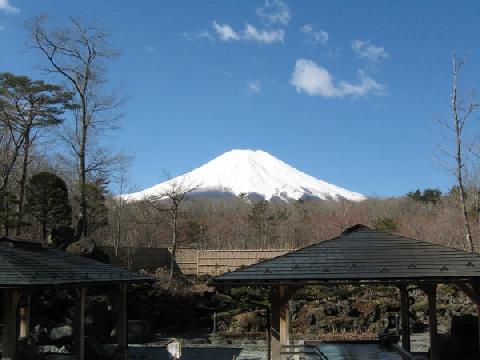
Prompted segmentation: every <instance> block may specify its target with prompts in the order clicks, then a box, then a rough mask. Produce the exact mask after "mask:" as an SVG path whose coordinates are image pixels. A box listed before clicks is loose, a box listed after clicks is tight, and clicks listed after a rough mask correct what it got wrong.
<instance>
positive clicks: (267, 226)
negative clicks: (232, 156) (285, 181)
mask: <svg viewBox="0 0 480 360" xmlns="http://www.w3.org/2000/svg"><path fill="white" fill-rule="evenodd" d="M468 194H469V196H468V202H467V203H468V206H469V207H470V209H471V211H472V217H471V219H470V221H471V222H472V224H475V228H476V229H479V223H478V219H476V217H475V216H473V215H474V214H475V213H476V205H475V192H474V191H473V190H472V191H471V192H469V193H468ZM470 195H471V196H470ZM165 201H166V200H165ZM108 208H109V225H108V226H107V227H106V228H105V229H104V233H103V234H104V235H103V236H102V239H103V240H104V241H105V244H106V245H110V246H114V247H115V246H120V247H127V248H130V250H131V251H132V252H134V251H135V248H136V247H139V246H144V247H161V246H170V245H171V239H172V224H171V220H172V218H171V215H170V214H169V213H167V212H164V211H158V210H157V209H155V208H154V207H152V206H151V205H150V201H149V200H145V201H138V202H132V203H129V202H125V201H124V200H119V199H116V200H114V199H111V200H110V201H109V206H108ZM180 208H181V211H180V215H179V217H178V219H177V227H178V230H177V231H178V232H177V235H176V236H177V242H178V245H179V246H184V247H195V248H203V249H245V248H267V249H268V248H287V249H292V248H299V247H302V246H307V245H309V244H312V243H314V242H317V241H320V240H325V239H329V238H332V237H334V236H338V235H339V234H340V233H341V232H342V230H344V229H345V228H347V227H349V226H352V225H354V224H357V223H362V224H365V225H367V226H371V227H373V228H376V229H378V230H382V231H386V232H390V233H396V234H401V235H404V236H409V237H413V238H416V239H420V240H426V241H431V242H434V243H438V244H442V245H447V246H451V247H456V248H460V249H463V248H464V246H465V244H464V241H463V239H464V233H463V229H462V216H461V212H460V204H459V201H458V195H457V189H456V188H453V189H452V190H451V191H450V192H449V193H447V194H444V195H442V194H441V192H440V191H439V190H437V189H426V190H424V191H420V190H418V191H414V192H411V193H408V194H406V195H405V196H401V197H395V198H388V199H378V198H370V199H368V200H366V201H362V202H350V201H345V200H341V201H320V200H305V201H295V202H290V203H283V202H267V201H256V202H252V201H249V200H248V199H247V198H244V197H239V198H229V199H224V198H223V199H222V198H219V199H206V198H195V197H190V198H187V199H186V200H184V201H183V202H182V203H181V206H180ZM474 235H475V236H474V243H475V244H476V247H475V248H476V249H478V247H479V246H478V244H479V243H480V232H479V231H476V233H475V234H474Z"/></svg>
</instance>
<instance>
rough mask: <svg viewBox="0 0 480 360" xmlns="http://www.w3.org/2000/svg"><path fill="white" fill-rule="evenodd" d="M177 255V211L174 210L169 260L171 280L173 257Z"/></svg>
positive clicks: (173, 265) (173, 270)
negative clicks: (170, 256)
mask: <svg viewBox="0 0 480 360" xmlns="http://www.w3.org/2000/svg"><path fill="white" fill-rule="evenodd" d="M176 256H177V212H176V211H174V214H173V219H172V258H171V262H170V280H172V279H173V278H174V277H175V275H176V271H175V266H176V264H175V258H176Z"/></svg>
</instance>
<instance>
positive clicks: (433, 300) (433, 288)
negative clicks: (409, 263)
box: [422, 284, 439, 360]
mask: <svg viewBox="0 0 480 360" xmlns="http://www.w3.org/2000/svg"><path fill="white" fill-rule="evenodd" d="M422 289H423V291H425V293H426V294H427V296H428V323H429V326H428V327H429V332H430V360H438V359H439V348H438V334H437V285H436V284H435V285H428V286H424V287H422Z"/></svg>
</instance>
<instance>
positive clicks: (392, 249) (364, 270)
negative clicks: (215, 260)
mask: <svg viewBox="0 0 480 360" xmlns="http://www.w3.org/2000/svg"><path fill="white" fill-rule="evenodd" d="M477 279H478V280H480V255H479V254H476V253H470V252H466V251H462V250H458V249H453V248H449V247H445V246H441V245H436V244H432V243H429V242H426V241H420V240H415V239H410V238H407V237H403V236H398V235H392V234H388V233H385V232H381V231H376V230H373V229H371V228H369V227H367V226H364V225H361V224H358V225H355V226H353V227H351V228H349V229H347V230H345V231H344V232H343V233H342V234H341V235H340V236H338V237H336V238H333V239H330V240H326V241H322V242H320V243H317V244H314V245H311V246H308V247H305V248H303V249H300V250H297V251H293V252H290V253H288V254H285V255H282V256H278V257H276V258H273V259H269V260H265V261H263V262H260V263H257V264H254V265H251V266H249V267H246V268H243V269H239V270H236V271H233V272H231V273H226V274H223V275H221V276H218V277H216V278H214V279H213V284H215V285H233V286H238V285H242V284H243V285H256V284H257V285H282V284H283V285H287V284H292V285H294V284H298V285H306V284H322V283H343V284H346V283H359V282H360V283H361V282H364V283H401V282H407V281H408V282H409V283H445V282H462V281H472V280H473V281H474V280H477Z"/></svg>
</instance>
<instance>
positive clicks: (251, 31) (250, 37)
mask: <svg viewBox="0 0 480 360" xmlns="http://www.w3.org/2000/svg"><path fill="white" fill-rule="evenodd" d="M213 28H214V30H215V31H216V33H217V35H218V37H219V39H220V40H221V41H239V40H245V41H257V42H260V43H263V44H272V43H275V42H283V40H284V38H285V32H284V31H283V30H282V29H276V30H259V29H257V28H256V27H255V26H253V25H250V24H245V28H244V29H243V31H242V32H237V31H235V30H234V29H233V28H232V27H231V26H230V25H228V24H218V23H217V22H216V21H214V22H213Z"/></svg>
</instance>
